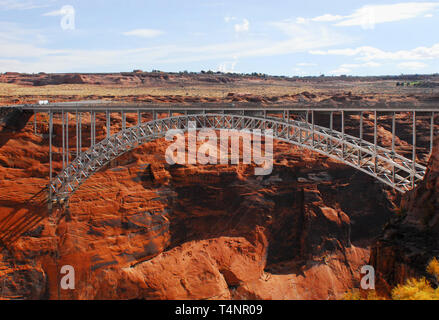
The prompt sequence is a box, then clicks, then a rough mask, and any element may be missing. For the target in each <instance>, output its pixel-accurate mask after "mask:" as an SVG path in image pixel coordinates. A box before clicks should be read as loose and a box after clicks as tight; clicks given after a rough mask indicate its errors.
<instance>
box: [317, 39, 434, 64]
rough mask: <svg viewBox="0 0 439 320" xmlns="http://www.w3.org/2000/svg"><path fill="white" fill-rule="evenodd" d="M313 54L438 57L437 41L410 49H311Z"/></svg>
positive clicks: (367, 56) (367, 59)
mask: <svg viewBox="0 0 439 320" xmlns="http://www.w3.org/2000/svg"><path fill="white" fill-rule="evenodd" d="M310 53H311V54H314V55H341V56H351V57H353V56H357V59H359V60H365V61H371V60H429V59H439V43H436V44H435V45H433V46H431V47H418V48H414V49H412V50H399V51H384V50H381V49H378V48H374V47H370V46H363V47H358V48H355V49H351V48H346V49H334V50H326V51H322V50H312V51H310Z"/></svg>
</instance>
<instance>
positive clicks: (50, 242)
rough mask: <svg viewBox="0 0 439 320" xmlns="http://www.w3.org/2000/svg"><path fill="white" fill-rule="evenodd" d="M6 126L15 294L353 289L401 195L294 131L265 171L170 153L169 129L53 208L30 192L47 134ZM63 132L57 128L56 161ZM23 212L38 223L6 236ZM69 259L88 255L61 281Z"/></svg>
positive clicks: (2, 169)
mask: <svg viewBox="0 0 439 320" xmlns="http://www.w3.org/2000/svg"><path fill="white" fill-rule="evenodd" d="M84 119H86V117H84ZM116 120H117V119H115V121H116ZM135 121H136V120H135V117H133V119H128V123H129V124H130V123H131V122H133V123H134V122H135ZM73 123H74V122H73V121H70V124H71V128H70V129H69V130H72V132H73V131H74V129H75V128H74V126H73ZM88 125H89V123H87V122H85V123H83V126H84V128H87V126H88ZM59 126H60V121H59V119H58V120H56V122H55V128H54V132H55V133H57V132H60V130H59ZM39 130H40V132H45V130H47V123H46V122H45V121H44V119H40V122H39ZM87 131H89V130H87ZM97 134H98V136H104V135H105V134H106V133H105V129H104V126H102V128H101V127H98V128H97ZM1 137H2V144H1V145H0V189H1V190H2V193H1V194H0V233H1V238H2V239H3V240H4V243H3V245H2V247H1V249H0V296H1V297H2V298H5V299H11V298H12V299H13V298H26V299H70V298H73V299H119V298H121V299H174V298H175V299H243V298H245V299H248V298H254V299H336V298H340V297H341V296H342V295H343V293H344V292H346V291H347V290H349V289H350V288H352V287H355V286H356V285H357V284H358V281H359V278H360V273H359V270H360V268H361V266H362V265H364V264H365V263H366V262H367V261H368V259H369V245H370V243H371V239H372V238H373V237H374V236H375V235H377V234H378V233H379V230H380V229H381V226H382V225H383V224H384V222H385V221H386V220H387V219H388V218H389V217H390V216H391V215H392V212H393V202H394V201H395V194H394V192H393V191H391V190H388V189H386V188H384V190H385V192H382V191H383V187H382V186H381V185H379V184H377V183H375V181H374V180H373V179H372V178H371V177H369V176H366V175H364V174H362V173H360V172H357V171H355V170H354V169H352V168H349V167H346V166H345V165H343V164H340V163H338V162H336V161H333V160H331V159H328V158H326V157H323V156H320V155H318V154H315V153H312V152H309V151H305V150H302V149H299V148H296V147H293V146H291V145H289V144H286V143H281V142H279V143H276V144H275V154H276V157H275V163H274V171H273V174H272V175H270V176H267V177H255V176H254V175H253V169H254V168H253V167H252V166H249V165H238V166H232V165H206V166H201V165H195V166H192V165H185V166H179V165H173V166H170V165H168V164H167V163H166V162H165V161H164V154H165V150H166V147H167V144H168V142H165V141H161V140H159V141H155V142H151V143H148V144H145V145H143V146H141V147H139V148H137V149H135V150H133V151H132V152H130V153H129V154H126V155H124V156H123V157H121V158H119V159H117V160H115V161H114V162H113V163H112V164H111V165H109V166H108V167H106V168H104V169H103V170H101V171H100V172H98V173H96V174H95V175H93V176H92V177H91V178H90V179H89V180H87V182H86V183H85V184H84V185H83V186H82V187H81V188H80V189H79V190H78V191H77V192H76V193H75V195H74V196H73V197H72V199H71V201H70V206H69V208H68V209H65V210H61V209H59V210H54V211H53V212H51V213H48V212H47V208H46V209H45V210H46V211H40V209H41V210H42V208H38V207H37V206H36V203H35V202H33V201H31V200H32V199H33V198H34V197H35V194H39V193H40V192H41V190H43V188H44V187H45V185H46V184H47V176H48V170H49V168H48V145H47V141H46V140H47V136H45V135H42V136H36V135H34V134H33V128H32V121H29V122H28V123H27V124H25V125H23V126H18V127H17V128H16V129H11V128H10V127H9V126H4V127H3V129H2V131H1ZM72 137H73V139H74V136H73V135H72ZM85 138H86V139H88V138H87V137H85ZM73 139H72V141H71V143H72V145H73V144H74V140H73ZM60 145H61V140H60V139H59V135H58V136H57V137H55V141H54V151H55V156H54V158H55V170H60V168H61V157H60V156H59V155H57V154H56V152H57V151H59V147H60ZM20 219H21V220H20ZM23 220H24V221H36V222H37V223H36V224H35V225H33V224H32V225H31V228H30V229H26V232H25V233H24V234H22V236H20V237H19V238H18V239H16V240H15V241H9V240H10V238H8V237H6V238H5V237H4V236H5V234H6V235H7V234H8V230H9V229H8V226H10V225H11V224H14V223H16V222H17V221H23ZM18 225H21V224H20V223H18ZM371 226H372V227H371ZM63 265H71V266H74V268H75V272H76V289H75V290H72V291H66V290H62V289H61V288H60V279H61V277H62V275H61V274H60V268H61V267H62V266H63Z"/></svg>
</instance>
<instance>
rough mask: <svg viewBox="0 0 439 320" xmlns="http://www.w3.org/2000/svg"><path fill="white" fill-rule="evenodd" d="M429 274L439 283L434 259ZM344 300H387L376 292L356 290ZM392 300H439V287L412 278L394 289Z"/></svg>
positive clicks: (437, 262)
mask: <svg viewBox="0 0 439 320" xmlns="http://www.w3.org/2000/svg"><path fill="white" fill-rule="evenodd" d="M427 272H428V273H429V274H431V275H433V276H434V277H435V278H436V279H437V280H438V281H439V261H438V260H437V259H436V258H433V259H432V260H431V261H430V263H429V264H428V266H427ZM343 298H344V300H386V298H384V297H382V296H379V295H378V294H377V293H376V291H375V290H370V291H364V290H359V289H354V290H352V291H349V292H347V293H346V294H345V296H344V297H343ZM391 299H392V300H439V287H438V288H433V286H432V284H431V283H430V282H429V281H428V280H427V279H426V278H425V277H423V278H420V279H415V278H410V279H408V280H407V281H406V282H405V283H404V284H401V285H398V286H396V287H395V288H393V290H392V292H391Z"/></svg>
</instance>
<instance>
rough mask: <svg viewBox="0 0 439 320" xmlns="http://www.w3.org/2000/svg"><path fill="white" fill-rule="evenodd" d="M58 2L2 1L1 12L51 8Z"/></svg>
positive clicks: (34, 0)
mask: <svg viewBox="0 0 439 320" xmlns="http://www.w3.org/2000/svg"><path fill="white" fill-rule="evenodd" d="M54 2H56V0H46V1H36V0H0V10H30V9H38V8H46V7H50V6H51V5H52V4H53V3H54Z"/></svg>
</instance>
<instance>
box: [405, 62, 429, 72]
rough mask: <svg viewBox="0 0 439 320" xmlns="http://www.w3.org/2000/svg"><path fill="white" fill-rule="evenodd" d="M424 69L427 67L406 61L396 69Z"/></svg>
mask: <svg viewBox="0 0 439 320" xmlns="http://www.w3.org/2000/svg"><path fill="white" fill-rule="evenodd" d="M426 67H428V65H427V64H425V63H423V62H419V61H408V62H402V63H400V64H398V68H400V69H410V70H419V69H424V68H426Z"/></svg>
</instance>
